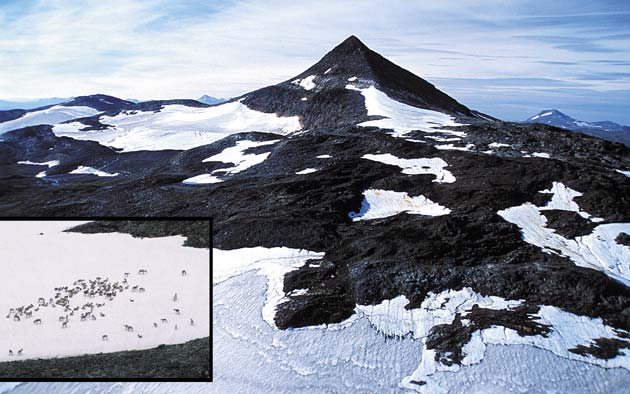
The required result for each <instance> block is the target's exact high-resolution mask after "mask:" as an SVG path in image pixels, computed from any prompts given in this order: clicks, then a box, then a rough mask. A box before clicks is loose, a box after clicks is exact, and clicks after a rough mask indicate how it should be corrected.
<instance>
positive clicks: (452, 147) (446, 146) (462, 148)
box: [435, 144, 475, 152]
mask: <svg viewBox="0 0 630 394" xmlns="http://www.w3.org/2000/svg"><path fill="white" fill-rule="evenodd" d="M474 147H475V145H473V144H466V146H455V145H453V144H444V145H435V148H436V149H439V150H459V151H466V152H469V151H470V150H471V149H472V148H474Z"/></svg>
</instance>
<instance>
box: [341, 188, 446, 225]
mask: <svg viewBox="0 0 630 394" xmlns="http://www.w3.org/2000/svg"><path fill="white" fill-rule="evenodd" d="M363 197H364V199H363V202H362V203H361V210H360V211H359V212H350V213H349V214H348V217H350V218H351V219H352V221H353V222H356V221H359V220H371V219H381V218H386V217H390V216H394V215H398V214H399V213H401V212H406V213H408V214H410V215H426V216H442V215H448V214H449V213H451V210H450V209H448V208H445V207H443V206H441V205H440V204H437V203H435V202H433V201H431V200H429V199H428V198H426V197H425V196H418V197H410V196H409V195H408V194H407V193H406V192H395V191H391V190H379V189H368V190H366V191H364V192H363Z"/></svg>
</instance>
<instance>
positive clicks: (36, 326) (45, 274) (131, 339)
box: [0, 221, 210, 361]
mask: <svg viewBox="0 0 630 394" xmlns="http://www.w3.org/2000/svg"><path fill="white" fill-rule="evenodd" d="M80 223H81V222H74V221H73V222H61V221H17V222H16V221H4V222H2V223H0V229H1V230H0V231H2V240H3V241H4V243H3V245H2V248H0V259H1V260H2V262H3V264H2V266H1V268H0V269H1V270H2V277H3V278H5V284H4V285H3V286H2V288H1V289H0V310H1V311H2V312H3V313H4V315H3V318H2V319H0V349H1V351H0V361H15V360H20V359H32V358H51V357H65V356H75V355H82V354H93V353H100V352H103V353H107V352H116V351H122V350H132V349H149V348H154V347H156V346H158V345H160V344H175V343H183V342H187V341H189V340H192V339H195V338H202V337H207V336H208V332H209V324H210V322H209V316H208V305H209V302H210V295H209V289H208V283H209V277H210V272H209V263H208V253H209V252H208V250H207V249H197V248H190V247H183V246H182V243H183V241H184V238H183V237H179V236H177V237H164V238H145V239H141V238H133V237H131V236H130V235H126V234H119V233H108V234H79V233H64V232H63V230H64V229H67V228H70V227H74V226H76V225H78V224H80ZM141 269H144V270H147V273H146V274H140V273H139V271H140V270H141ZM182 270H186V272H187V275H185V276H182V274H181V271H182ZM125 273H129V275H128V276H127V277H126V276H125ZM99 278H100V279H99ZM125 279H126V280H127V285H128V286H129V288H127V289H125V288H124V287H123V286H125V284H124V283H123V282H124V280H125ZM90 281H91V282H90ZM74 283H76V285H75V284H74ZM82 283H86V286H87V288H88V289H89V288H91V286H92V283H94V284H95V286H94V288H95V289H104V288H105V287H106V286H107V284H111V285H112V286H113V285H114V284H115V283H117V286H120V287H121V289H119V290H118V291H116V295H111V296H107V295H105V294H103V295H98V294H96V295H95V296H94V297H89V296H86V295H85V294H84V289H83V287H82ZM66 286H67V287H68V289H60V288H62V287H66ZM134 286H138V287H137V289H135V290H134V289H133V287H134ZM77 287H78V288H79V289H80V290H78V291H75V290H71V289H76V288H77ZM55 288H57V290H55ZM112 288H113V287H112ZM140 288H142V289H143V290H140ZM69 292H75V293H74V294H73V295H70V293H69ZM103 292H105V291H103ZM109 292H110V293H111V288H110V290H109ZM175 293H177V301H173V297H174V295H175ZM57 294H59V296H57ZM40 298H41V300H40ZM132 299H133V302H131V300H132ZM51 301H52V302H51ZM66 303H67V305H68V308H65V305H66ZM30 304H33V307H31V308H30V309H29V308H26V309H28V311H29V312H30V313H32V316H30V317H27V313H26V309H25V310H24V313H19V311H18V308H20V307H28V306H29V305H30ZM89 304H92V306H89ZM53 305H54V306H53ZM86 305H88V306H86ZM99 305H100V306H99ZM12 308H13V309H14V312H13V313H12V312H11V309H12ZM175 308H176V309H179V310H180V311H181V312H180V313H181V314H179V315H178V314H176V312H175V311H174V309H175ZM90 311H91V312H92V313H90ZM5 315H6V316H8V317H6V318H5ZM16 315H17V316H18V318H19V321H18V320H17V319H16V318H15V316H16ZM82 315H83V316H85V315H88V317H87V318H86V319H85V320H83V319H81V316H82ZM66 316H67V320H66ZM92 316H94V317H92ZM161 319H166V322H162V320H161ZM190 319H193V323H194V325H191V323H190ZM39 321H41V323H39ZM66 321H67V323H66V324H65V326H66V328H62V325H64V324H63V322H66ZM36 322H38V323H36ZM154 323H157V325H158V326H157V327H154ZM124 325H129V326H132V327H133V331H127V330H126V329H125V327H124ZM176 325H177V329H175V326H176ZM103 335H107V340H103ZM139 335H141V336H142V338H140V337H139ZM19 349H23V353H22V355H20V356H18V354H17V353H18V350H19ZM9 350H12V351H13V353H14V355H13V356H11V355H10V354H9Z"/></svg>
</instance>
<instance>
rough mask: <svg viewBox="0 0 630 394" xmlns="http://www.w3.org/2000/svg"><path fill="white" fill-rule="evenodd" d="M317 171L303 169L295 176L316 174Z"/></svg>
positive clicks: (315, 169) (314, 169)
mask: <svg viewBox="0 0 630 394" xmlns="http://www.w3.org/2000/svg"><path fill="white" fill-rule="evenodd" d="M317 171H319V170H318V169H317V168H305V169H303V170H302V171H298V172H296V173H295V174H296V175H306V174H312V173H313V172H317Z"/></svg>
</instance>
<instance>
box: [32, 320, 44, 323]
mask: <svg viewBox="0 0 630 394" xmlns="http://www.w3.org/2000/svg"><path fill="white" fill-rule="evenodd" d="M33 324H42V319H35V320H33Z"/></svg>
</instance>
